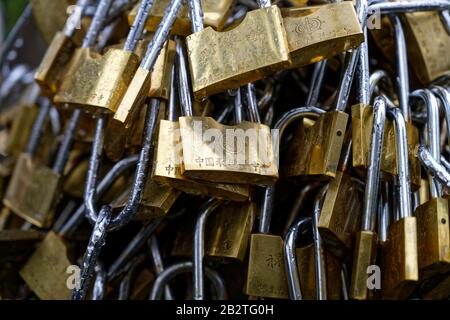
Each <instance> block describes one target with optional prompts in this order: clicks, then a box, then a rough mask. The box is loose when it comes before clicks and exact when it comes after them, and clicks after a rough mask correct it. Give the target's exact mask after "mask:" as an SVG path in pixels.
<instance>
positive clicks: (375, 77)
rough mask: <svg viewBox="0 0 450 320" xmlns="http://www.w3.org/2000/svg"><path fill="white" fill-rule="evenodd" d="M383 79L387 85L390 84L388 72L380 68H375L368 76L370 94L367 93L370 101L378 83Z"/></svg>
mask: <svg viewBox="0 0 450 320" xmlns="http://www.w3.org/2000/svg"><path fill="white" fill-rule="evenodd" d="M383 79H385V80H386V81H387V82H388V84H389V85H392V79H391V77H390V76H389V74H388V73H387V72H386V71H385V70H382V69H379V70H375V71H374V72H373V73H372V74H371V75H370V78H369V84H370V89H369V91H370V95H369V97H370V98H369V100H370V101H372V98H373V96H374V95H375V90H376V88H377V86H378V83H380V81H381V80H383Z"/></svg>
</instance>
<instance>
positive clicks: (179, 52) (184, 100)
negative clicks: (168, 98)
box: [175, 36, 193, 117]
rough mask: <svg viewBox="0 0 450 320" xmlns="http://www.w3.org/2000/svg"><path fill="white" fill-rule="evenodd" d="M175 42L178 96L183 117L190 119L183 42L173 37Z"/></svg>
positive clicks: (190, 106)
mask: <svg viewBox="0 0 450 320" xmlns="http://www.w3.org/2000/svg"><path fill="white" fill-rule="evenodd" d="M175 42H176V55H175V61H176V71H177V74H178V87H177V88H178V95H179V100H180V104H181V110H182V114H183V116H185V117H192V114H193V113H192V94H191V86H190V78H189V75H188V72H187V70H188V67H187V61H186V53H185V50H184V45H183V40H182V39H181V37H178V36H177V37H175Z"/></svg>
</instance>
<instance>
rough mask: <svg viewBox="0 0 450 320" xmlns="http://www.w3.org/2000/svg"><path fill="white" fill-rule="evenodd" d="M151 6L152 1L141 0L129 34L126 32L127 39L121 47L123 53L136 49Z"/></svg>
mask: <svg viewBox="0 0 450 320" xmlns="http://www.w3.org/2000/svg"><path fill="white" fill-rule="evenodd" d="M152 6H153V0H143V1H142V2H141V5H140V7H139V10H138V12H137V14H136V18H135V19H134V22H133V25H132V26H131V28H130V32H128V36H127V39H126V41H125V44H124V46H123V50H124V51H133V50H134V49H135V48H136V45H137V42H138V41H139V39H140V38H141V36H142V32H143V31H144V27H145V23H146V21H147V17H148V15H149V13H150V10H151V9H152Z"/></svg>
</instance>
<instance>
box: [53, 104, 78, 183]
mask: <svg viewBox="0 0 450 320" xmlns="http://www.w3.org/2000/svg"><path fill="white" fill-rule="evenodd" d="M80 117H81V110H80V109H76V110H75V111H73V112H72V116H71V117H70V120H69V124H68V125H67V128H66V131H65V132H64V136H63V140H62V141H61V145H60V146H59V149H58V153H57V155H56V159H55V163H54V164H53V167H52V170H53V171H54V172H56V173H58V174H59V175H63V174H64V168H65V167H66V164H67V161H68V160H69V153H70V149H71V148H72V145H73V139H74V137H75V132H76V130H77V127H78V123H79V122H80Z"/></svg>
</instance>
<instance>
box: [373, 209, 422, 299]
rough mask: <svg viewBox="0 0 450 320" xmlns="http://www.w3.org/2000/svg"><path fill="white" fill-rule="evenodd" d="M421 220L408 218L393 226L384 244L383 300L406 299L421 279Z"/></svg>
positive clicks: (390, 227)
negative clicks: (419, 249)
mask: <svg viewBox="0 0 450 320" xmlns="http://www.w3.org/2000/svg"><path fill="white" fill-rule="evenodd" d="M417 248H418V246H417V219H416V217H407V218H403V219H400V220H398V221H396V222H394V223H393V224H391V225H390V226H389V230H388V236H387V241H386V242H385V243H384V244H383V245H382V257H381V259H382V267H381V270H382V272H381V288H382V297H383V299H406V298H407V297H408V296H409V295H410V294H411V293H412V291H413V290H414V288H415V286H416V284H417V281H418V280H419V266H418V252H417Z"/></svg>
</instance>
